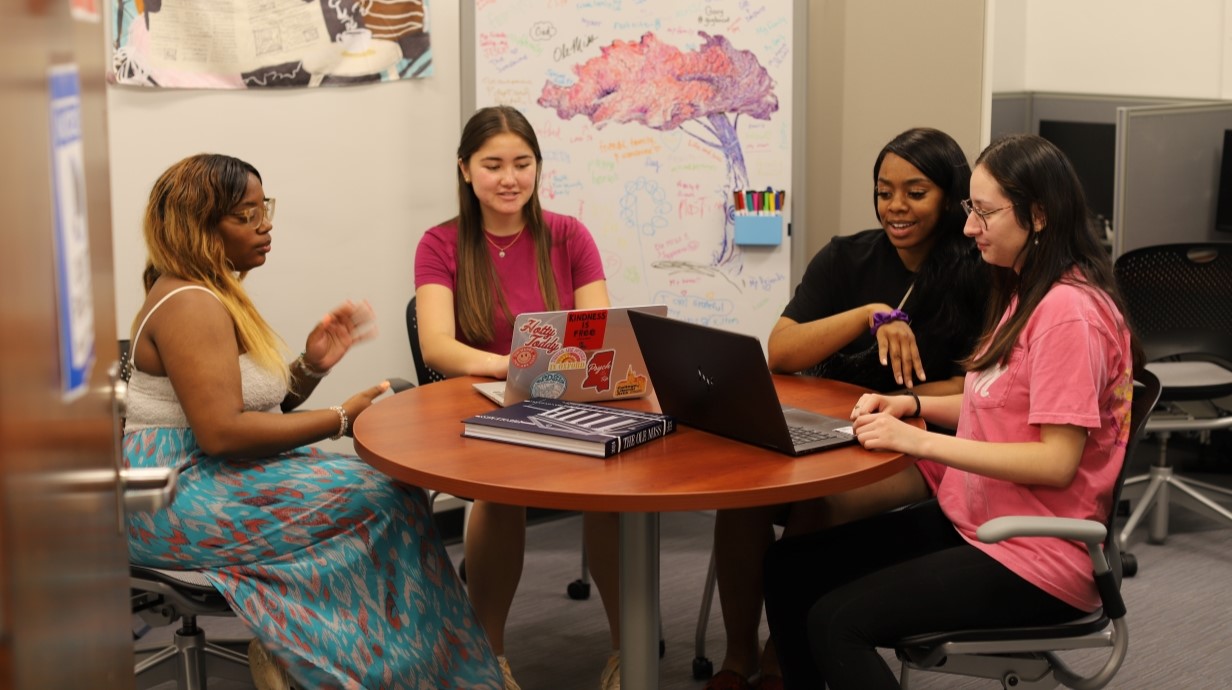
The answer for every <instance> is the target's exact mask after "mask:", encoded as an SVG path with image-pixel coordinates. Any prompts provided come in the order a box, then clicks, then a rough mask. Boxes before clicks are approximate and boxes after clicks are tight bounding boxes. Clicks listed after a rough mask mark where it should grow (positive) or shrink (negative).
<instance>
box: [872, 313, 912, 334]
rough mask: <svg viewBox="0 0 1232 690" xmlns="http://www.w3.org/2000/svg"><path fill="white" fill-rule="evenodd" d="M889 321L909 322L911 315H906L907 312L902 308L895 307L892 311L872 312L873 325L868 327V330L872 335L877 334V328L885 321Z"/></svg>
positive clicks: (884, 323) (885, 322)
mask: <svg viewBox="0 0 1232 690" xmlns="http://www.w3.org/2000/svg"><path fill="white" fill-rule="evenodd" d="M891 321H906V322H907V323H911V317H910V316H907V312H905V311H903V310H902V309H895V310H893V311H879V312H877V313H875V314H873V325H872V327H870V328H869V329H868V332H869V333H872V334H873V335H877V329H878V328H881V327H882V326H884V325H886V324H887V323H890V322H891Z"/></svg>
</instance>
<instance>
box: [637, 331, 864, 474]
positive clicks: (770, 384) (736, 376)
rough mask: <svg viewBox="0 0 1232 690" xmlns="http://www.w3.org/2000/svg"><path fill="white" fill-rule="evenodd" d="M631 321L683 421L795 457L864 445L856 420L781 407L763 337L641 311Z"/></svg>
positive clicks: (663, 395)
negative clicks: (854, 431) (855, 432)
mask: <svg viewBox="0 0 1232 690" xmlns="http://www.w3.org/2000/svg"><path fill="white" fill-rule="evenodd" d="M629 322H630V323H632V324H633V332H634V333H635V334H636V335H637V343H638V347H639V348H640V349H641V351H642V358H643V359H644V360H645V361H646V371H647V373H649V374H650V380H651V383H652V384H653V385H654V389H655V393H656V394H657V395H658V397H659V406H660V407H661V408H662V409H663V412H664V413H665V414H668V415H671V416H673V417H675V418H676V421H678V422H680V423H681V424H686V425H688V426H692V427H696V428H698V429H701V430H702V431H708V432H710V433H712V434H718V435H719V436H726V437H727V438H733V439H736V440H737V441H744V442H745V443H752V444H754V445H758V446H765V447H766V448H772V449H774V450H777V451H780V452H782V453H787V454H789V455H803V454H805V453H815V452H817V451H819V450H827V449H829V448H835V447H837V446H844V445H849V444H852V443H855V442H856V438H855V436H854V435H852V433H851V421H850V420H847V419H839V418H837V417H827V416H825V415H820V414H817V413H815V412H809V411H807V410H801V409H799V408H795V407H786V406H784V405H782V404H781V403H780V402H779V398H778V394H777V393H775V390H774V379H773V378H771V376H770V369H769V367H767V366H766V357H765V355H764V354H763V353H762V349H761V343H760V342H759V341H758V340H757V338H754V337H752V336H748V335H743V334H741V333H733V332H731V331H724V330H720V329H718V328H710V327H708V326H701V325H698V324H693V323H688V322H685V321H678V320H676V319H670V318H666V317H662V316H655V315H653V314H646V313H642V312H636V311H630V312H629ZM853 404H854V401H853Z"/></svg>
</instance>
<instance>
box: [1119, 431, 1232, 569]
mask: <svg viewBox="0 0 1232 690" xmlns="http://www.w3.org/2000/svg"><path fill="white" fill-rule="evenodd" d="M1169 435H1170V434H1169V433H1168V432H1161V433H1160V434H1159V456H1158V458H1157V459H1156V460H1155V463H1154V464H1152V465H1151V471H1150V475H1149V478H1148V477H1132V478H1130V479H1127V480H1126V481H1125V488H1126V489H1128V490H1130V492H1131V493H1135V492H1136V485H1138V484H1141V483H1143V482H1147V485H1146V487H1145V488H1144V489H1143V490H1142V493H1141V497H1140V498H1139V499H1138V501H1139V502H1138V505H1136V506H1135V507H1134V510H1133V512H1132V513H1131V514H1130V516H1129V518H1128V519H1127V520H1126V521H1125V527H1124V528H1122V530H1121V535H1120V539H1119V541H1120V546H1121V548H1122V549H1124V548H1125V545H1126V543H1127V542H1128V541H1129V537H1130V535H1131V534H1132V533H1133V531H1134V528H1135V527H1137V526H1138V523H1139V522H1141V520H1142V518H1143V517H1144V516H1145V514H1146V512H1147V511H1148V510H1149V511H1151V519H1150V523H1149V529H1148V532H1147V540H1148V541H1149V542H1150V543H1152V544H1162V543H1164V541H1165V540H1166V539H1167V537H1168V509H1169V506H1170V505H1171V503H1172V500H1173V498H1175V499H1177V502H1178V503H1179V504H1180V505H1182V506H1184V507H1185V508H1188V509H1190V510H1193V511H1195V512H1199V513H1204V514H1206V515H1207V516H1208V517H1211V518H1213V519H1216V520H1220V519H1222V520H1224V521H1226V522H1228V523H1230V524H1232V511H1229V510H1228V509H1227V508H1224V507H1223V506H1221V505H1219V504H1218V503H1215V502H1214V501H1212V500H1211V499H1210V498H1208V497H1207V496H1204V495H1203V494H1202V493H1201V492H1200V491H1198V489H1203V490H1205V491H1208V492H1213V493H1217V494H1220V495H1224V496H1228V497H1232V491H1230V490H1228V489H1226V488H1224V487H1221V486H1216V485H1213V484H1208V483H1206V482H1199V481H1196V480H1192V479H1183V478H1181V477H1177V476H1176V475H1175V474H1174V473H1173V469H1172V466H1171V465H1170V464H1168V461H1167V457H1166V453H1167V447H1168V436H1169ZM1172 489H1176V491H1177V493H1176V494H1175V496H1174V495H1173V493H1172Z"/></svg>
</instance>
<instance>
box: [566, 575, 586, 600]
mask: <svg viewBox="0 0 1232 690" xmlns="http://www.w3.org/2000/svg"><path fill="white" fill-rule="evenodd" d="M565 591H567V592H568V593H569V598H570V599H573V600H574V601H583V600H585V599H589V598H590V583H589V582H582V581H581V580H574V581H573V582H570V583H569V586H568V587H567V588H566V589H565Z"/></svg>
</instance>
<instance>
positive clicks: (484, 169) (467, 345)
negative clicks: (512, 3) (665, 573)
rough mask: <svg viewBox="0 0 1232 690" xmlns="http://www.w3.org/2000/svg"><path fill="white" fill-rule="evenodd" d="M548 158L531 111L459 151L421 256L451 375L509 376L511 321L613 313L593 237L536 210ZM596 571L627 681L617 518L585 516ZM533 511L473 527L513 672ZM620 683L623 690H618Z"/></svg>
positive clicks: (422, 304)
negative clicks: (445, 201) (513, 626)
mask: <svg viewBox="0 0 1232 690" xmlns="http://www.w3.org/2000/svg"><path fill="white" fill-rule="evenodd" d="M542 164H543V154H542V153H541V152H540V149H539V140H538V138H537V137H536V136H535V131H534V129H533V128H532V127H531V125H530V123H529V122H527V120H526V118H525V117H524V116H523V115H522V113H520V112H518V111H517V110H516V109H514V108H510V107H508V106H497V107H492V108H483V109H481V110H479V111H478V112H476V113H475V114H474V115H473V116H471V119H470V121H468V122H467V123H466V126H465V127H463V128H462V140H461V142H460V143H459V145H458V166H457V171H458V172H457V175H458V216H457V217H456V218H454V219H453V220H450V221H448V222H446V223H443V224H441V225H438V226H436V227H434V228H432V229H430V230H428V232H427V233H425V234H424V236H423V239H422V240H420V243H419V247H418V249H417V250H416V252H415V301H416V304H415V306H416V312H417V317H418V320H419V345H420V348H421V349H422V351H423V356H424V361H425V363H427V364H428V366H430V367H432V368H433V369H436V370H437V371H439V372H441V373H442V374H445V375H446V376H466V375H471V376H490V377H493V378H505V373H506V371H507V370H508V368H509V346H510V342H511V340H512V338H513V320H514V317H515V316H517V315H518V314H521V313H523V312H532V311H554V310H559V309H574V308H577V309H601V308H604V307H607V306H609V301H608V296H607V283H606V281H605V280H604V275H603V264H602V262H601V260H600V258H599V251H598V249H597V248H596V246H595V241H594V239H593V238H592V237H591V236H590V233H589V232H588V231H587V230H586V227H585V226H583V225H582V223H580V222H579V221H578V220H577V219H575V218H570V217H568V216H562V215H557V214H554V213H549V212H547V211H544V210H543V209H542V208H541V207H540V205H539V174H540V170H541V166H542ZM583 520H584V528H583V529H584V532H585V538H586V550H587V554H588V556H589V561H590V569H591V574H592V575H593V576H594V579H595V585H596V586H597V588H598V590H599V594H600V596H601V597H602V599H603V607H604V610H605V611H606V612H607V617H608V627H609V629H610V634H611V640H612V649H613V652H612V654H611V656H610V657H609V659H608V663H607V666H606V667H605V668H604V670H603V673H602V676H601V679H602V684H603V687H604V688H607V687H610V686H612V684H613V683H615V684H618V683H619V682H620V673H619V670H620V655H619V651H618V650H619V648H620V646H619V645H620V627H619V626H620V619H619V612H620V602H619V591H620V582H619V573H618V560H617V553H616V548H617V541H618V531H619V526H618V522H617V516H616V514H615V513H586V514H585V515H584V517H583ZM525 546H526V508H525V507H523V506H511V505H501V504H496V503H490V502H488V501H475V504H474V507H473V510H472V511H471V517H470V522H469V524H468V526H467V532H466V544H465V548H466V563H467V590H468V592H469V593H470V597H471V604H472V605H473V606H474V607H475V613H476V614H477V615H478V618H479V622H480V624H481V625H482V626H483V629H484V631H485V632H486V633H487V636H488V640H489V642H491V644H492V651H494V652H495V653H496V654H497V659H498V661H499V662H500V665H501V669H502V670H503V671H504V674H505V688H506V690H517V688H518V684H517V683H516V682H514V680H513V677H512V674H511V673H510V671H509V663H508V661H507V660H506V659H505V621H506V619H507V618H508V616H509V607H510V606H511V605H512V604H513V596H514V593H515V592H516V591H517V588H518V580H520V579H521V577H522V563H523V552H524V550H525ZM616 687H618V685H617V686H616Z"/></svg>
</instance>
